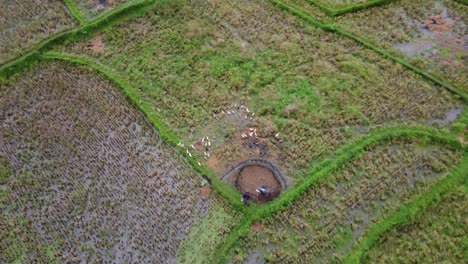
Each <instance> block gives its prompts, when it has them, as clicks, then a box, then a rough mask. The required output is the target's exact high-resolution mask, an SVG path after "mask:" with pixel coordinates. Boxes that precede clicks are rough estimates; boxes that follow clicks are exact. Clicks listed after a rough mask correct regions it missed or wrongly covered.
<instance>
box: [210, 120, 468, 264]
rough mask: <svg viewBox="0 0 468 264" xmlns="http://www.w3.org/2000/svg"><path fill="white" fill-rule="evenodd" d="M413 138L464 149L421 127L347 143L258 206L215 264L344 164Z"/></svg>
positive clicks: (228, 240)
mask: <svg viewBox="0 0 468 264" xmlns="http://www.w3.org/2000/svg"><path fill="white" fill-rule="evenodd" d="M398 138H410V139H411V138H414V139H420V140H421V139H426V140H428V141H430V142H434V143H438V144H442V145H444V146H447V147H450V148H453V149H464V150H465V152H466V149H467V148H466V147H464V146H463V145H462V144H461V143H460V141H459V140H458V139H457V138H456V137H455V136H454V135H452V134H449V133H445V132H440V131H437V130H434V129H430V128H423V127H394V128H382V129H378V130H375V131H373V132H370V133H369V134H367V135H365V136H363V137H361V138H360V139H357V140H355V141H353V142H351V143H348V144H347V145H345V146H344V147H343V148H341V149H340V150H338V151H337V152H336V155H334V156H332V157H329V158H327V159H325V160H323V161H322V162H320V163H319V164H317V165H316V166H314V167H313V168H312V169H311V170H310V171H309V173H307V175H306V176H305V178H304V180H303V181H302V182H300V183H298V184H296V185H294V186H293V187H291V188H290V189H288V190H287V191H285V192H283V193H281V194H280V196H278V197H277V198H276V199H275V200H273V201H271V202H270V203H268V204H263V205H258V206H257V207H256V208H255V211H254V213H253V214H252V215H247V216H246V218H247V219H244V220H243V221H242V222H241V223H239V225H238V226H237V227H236V228H235V229H234V230H233V231H232V232H231V233H230V234H229V236H228V237H227V238H226V242H225V243H224V244H223V245H221V247H220V248H219V249H218V251H217V252H216V255H215V260H216V263H225V262H227V261H228V260H229V257H230V255H229V253H230V252H229V251H230V249H231V248H233V247H234V246H235V245H236V244H237V243H238V242H239V240H240V238H241V237H242V236H244V235H245V234H246V233H247V232H248V231H249V229H250V225H251V224H252V223H253V222H254V221H257V220H262V219H265V218H268V217H270V216H271V215H272V214H274V213H277V212H279V211H280V210H282V209H284V208H286V207H288V206H289V205H291V204H292V203H293V202H294V201H295V200H297V199H299V198H300V197H301V195H302V194H304V193H305V192H306V191H308V190H309V189H310V188H312V187H314V186H316V185H317V184H318V183H320V182H323V181H325V180H327V179H328V178H330V177H331V176H333V175H332V173H333V172H334V171H336V170H337V169H339V168H341V167H342V166H344V165H345V164H346V163H348V162H350V161H352V160H354V159H356V158H358V157H359V156H360V155H361V154H362V153H363V152H364V150H365V149H366V148H368V147H370V146H373V145H376V144H378V143H382V142H385V141H388V140H391V139H398Z"/></svg>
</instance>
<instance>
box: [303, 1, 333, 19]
mask: <svg viewBox="0 0 468 264" xmlns="http://www.w3.org/2000/svg"><path fill="white" fill-rule="evenodd" d="M307 1H308V2H309V3H311V4H312V5H314V6H316V7H318V8H319V9H320V10H322V11H323V12H324V13H325V14H327V15H328V16H331V17H333V16H335V15H334V13H335V10H333V9H331V8H329V7H328V6H326V5H324V4H322V3H321V2H319V1H316V0H307Z"/></svg>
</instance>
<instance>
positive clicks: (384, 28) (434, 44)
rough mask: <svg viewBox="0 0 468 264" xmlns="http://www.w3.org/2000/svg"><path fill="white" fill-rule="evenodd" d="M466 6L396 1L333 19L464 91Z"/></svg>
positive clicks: (447, 1)
mask: <svg viewBox="0 0 468 264" xmlns="http://www.w3.org/2000/svg"><path fill="white" fill-rule="evenodd" d="M467 14H468V7H467V6H466V5H463V4H460V3H457V2H456V1H453V0H443V1H441V0H437V1H429V0H417V1H396V2H394V3H391V4H388V5H385V6H381V7H378V8H372V9H369V10H366V11H363V12H359V13H354V14H347V15H344V16H342V17H339V18H337V19H336V20H335V22H336V23H337V24H338V25H340V26H342V27H343V28H345V29H346V30H348V31H350V32H352V33H354V34H356V35H357V36H359V37H362V38H364V39H366V40H369V41H371V42H372V43H373V44H375V45H376V46H379V47H383V48H385V49H388V50H389V51H391V52H393V53H394V54H397V55H399V56H402V57H403V56H404V57H407V58H408V59H410V61H411V62H412V63H414V64H415V65H418V66H419V67H421V68H423V69H426V70H428V71H430V72H432V73H434V74H436V75H439V76H442V77H444V78H446V79H447V80H449V81H451V82H452V83H453V84H455V85H457V86H458V87H459V89H464V90H465V92H466V91H467V87H468V83H467V79H466V76H467V75H468V62H467V60H468V49H467V46H468V45H467V43H468V31H467V29H468V27H467V26H468V21H467Z"/></svg>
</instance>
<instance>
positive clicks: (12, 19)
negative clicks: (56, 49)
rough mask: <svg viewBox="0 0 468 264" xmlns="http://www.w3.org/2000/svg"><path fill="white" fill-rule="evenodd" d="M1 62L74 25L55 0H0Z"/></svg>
mask: <svg viewBox="0 0 468 264" xmlns="http://www.w3.org/2000/svg"><path fill="white" fill-rule="evenodd" d="M0 6H1V8H0V39H1V41H0V63H5V62H7V61H9V60H12V59H14V58H16V57H18V56H19V55H21V54H23V53H25V52H26V51H27V50H29V49H31V48H32V47H33V46H35V45H37V44H38V43H39V42H40V41H42V40H45V39H46V38H48V37H50V36H53V35H55V34H57V33H59V32H62V31H65V30H67V29H70V28H72V27H73V26H75V25H76V22H75V21H74V20H73V18H72V17H71V16H70V15H69V13H68V11H67V9H66V7H65V5H64V4H63V2H62V1H58V0H21V1H13V0H1V1H0Z"/></svg>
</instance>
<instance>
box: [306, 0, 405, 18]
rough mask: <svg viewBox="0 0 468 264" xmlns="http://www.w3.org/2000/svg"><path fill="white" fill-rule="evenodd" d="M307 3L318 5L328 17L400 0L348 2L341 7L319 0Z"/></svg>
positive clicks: (309, 0) (311, 0)
mask: <svg viewBox="0 0 468 264" xmlns="http://www.w3.org/2000/svg"><path fill="white" fill-rule="evenodd" d="M307 1H308V2H309V3H311V4H312V5H314V6H316V7H318V8H319V9H320V10H322V11H323V12H324V13H326V14H327V15H328V16H330V17H337V16H341V15H344V14H348V13H355V12H359V11H362V10H365V9H369V8H372V7H377V6H381V5H385V4H389V3H391V2H396V1H400V0H373V1H368V2H365V3H362V4H359V3H358V4H350V5H347V6H343V7H341V8H331V7H329V6H327V5H325V4H323V3H320V2H319V1H317V0H307Z"/></svg>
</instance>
